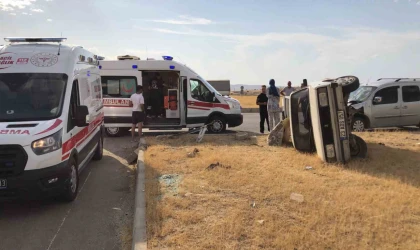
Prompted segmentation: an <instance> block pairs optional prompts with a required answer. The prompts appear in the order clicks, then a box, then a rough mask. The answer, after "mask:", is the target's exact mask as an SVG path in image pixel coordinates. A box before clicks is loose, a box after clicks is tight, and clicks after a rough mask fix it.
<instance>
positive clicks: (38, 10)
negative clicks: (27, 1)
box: [31, 9, 44, 13]
mask: <svg viewBox="0 0 420 250" xmlns="http://www.w3.org/2000/svg"><path fill="white" fill-rule="evenodd" d="M31 11H32V12H39V13H42V12H44V11H43V10H41V9H31Z"/></svg>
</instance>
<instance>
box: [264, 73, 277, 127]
mask: <svg viewBox="0 0 420 250" xmlns="http://www.w3.org/2000/svg"><path fill="white" fill-rule="evenodd" d="M279 93H280V90H279V89H278V88H277V87H276V82H275V81H274V79H271V80H270V87H269V88H268V95H267V97H268V102H267V111H268V121H269V124H270V128H271V130H273V129H274V127H275V126H276V125H277V124H278V123H279V122H280V104H279V103H280V94H279Z"/></svg>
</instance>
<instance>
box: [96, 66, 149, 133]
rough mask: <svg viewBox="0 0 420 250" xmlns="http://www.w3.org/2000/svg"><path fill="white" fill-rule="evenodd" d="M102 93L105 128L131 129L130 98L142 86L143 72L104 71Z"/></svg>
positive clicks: (102, 74) (102, 73)
mask: <svg viewBox="0 0 420 250" xmlns="http://www.w3.org/2000/svg"><path fill="white" fill-rule="evenodd" d="M101 79H102V93H103V102H104V108H105V116H106V117H105V127H131V120H132V119H131V115H132V107H130V97H131V95H132V94H134V93H136V87H137V85H142V72H141V71H137V70H102V71H101Z"/></svg>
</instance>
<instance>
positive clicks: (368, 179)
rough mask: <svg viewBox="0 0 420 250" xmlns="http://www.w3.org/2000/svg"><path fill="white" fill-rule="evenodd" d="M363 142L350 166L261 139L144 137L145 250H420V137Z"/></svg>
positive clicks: (397, 135) (391, 135)
mask: <svg viewBox="0 0 420 250" xmlns="http://www.w3.org/2000/svg"><path fill="white" fill-rule="evenodd" d="M359 135H360V136H361V137H363V138H364V139H365V140H366V141H367V143H368V147H369V157H368V159H366V160H353V161H352V162H350V163H349V164H348V165H346V166H341V165H327V164H324V163H322V162H321V161H320V160H319V159H318V158H317V156H316V155H308V154H302V153H299V152H297V151H296V150H294V149H293V147H291V146H286V147H268V146H266V142H265V140H266V138H265V137H258V145H250V143H249V142H247V141H236V140H235V139H234V136H233V135H221V136H210V135H206V136H205V137H204V139H203V142H202V143H200V144H198V143H195V142H194V139H195V138H196V136H192V135H189V136H182V137H180V138H179V139H163V140H160V141H159V140H156V139H155V138H148V139H147V140H148V143H149V144H150V147H149V148H148V150H147V152H146V154H145V157H146V200H147V230H148V231H147V234H148V244H149V248H150V249H420V205H419V204H420V190H419V188H420V146H419V145H418V143H420V134H418V133H417V134H416V133H410V132H371V133H360V134H359ZM195 148H196V149H198V151H199V152H198V153H197V154H196V156H195V157H188V156H187V154H188V153H190V152H193V151H194V149H195ZM217 162H218V163H219V166H215V167H214V168H208V167H209V166H210V165H211V164H215V163H217ZM213 166H214V165H213ZM306 166H311V167H312V169H311V170H306V168H305V167H306ZM292 193H297V194H299V195H302V196H303V201H302V200H300V201H296V200H294V199H291V195H292ZM301 198H302V197H301Z"/></svg>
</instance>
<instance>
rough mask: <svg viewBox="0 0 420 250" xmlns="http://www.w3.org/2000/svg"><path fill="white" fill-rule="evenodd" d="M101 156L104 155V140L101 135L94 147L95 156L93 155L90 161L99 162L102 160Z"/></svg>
mask: <svg viewBox="0 0 420 250" xmlns="http://www.w3.org/2000/svg"><path fill="white" fill-rule="evenodd" d="M103 155H104V140H103V137H102V134H101V135H100V137H99V141H98V145H97V146H96V149H95V154H94V155H93V158H92V159H93V160H94V161H99V160H101V159H102V156H103Z"/></svg>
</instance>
